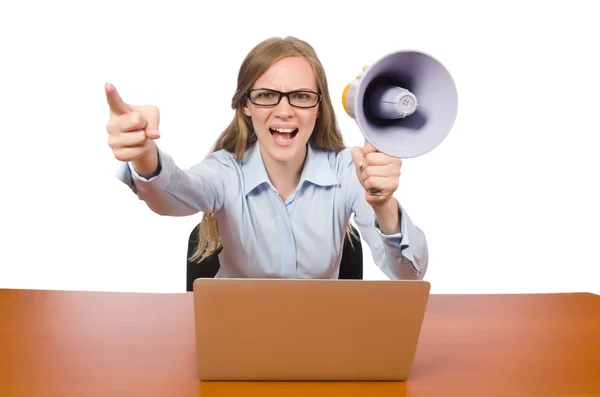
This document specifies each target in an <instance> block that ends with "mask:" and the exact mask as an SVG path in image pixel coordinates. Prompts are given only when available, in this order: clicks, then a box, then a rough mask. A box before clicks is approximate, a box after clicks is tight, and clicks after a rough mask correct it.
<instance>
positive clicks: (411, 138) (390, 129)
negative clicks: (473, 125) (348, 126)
mask: <svg viewBox="0 0 600 397" xmlns="http://www.w3.org/2000/svg"><path fill="white" fill-rule="evenodd" d="M342 104H343V106H344V110H345V111H346V113H347V114H348V115H349V116H350V117H351V118H353V119H354V120H355V121H356V123H357V124H358V127H359V129H360V131H361V132H362V134H363V136H364V137H365V139H366V141H368V142H369V143H370V144H371V145H372V146H373V147H374V148H375V149H377V150H378V151H380V152H382V153H385V154H387V155H389V156H392V157H398V158H411V157H417V156H421V155H423V154H425V153H428V152H430V151H431V150H433V149H434V148H436V147H437V146H438V145H439V144H440V143H441V142H442V141H443V140H444V139H445V138H446V136H447V135H448V133H449V132H450V130H451V129H452V126H453V125H454V121H455V119H456V114H457V111H458V94H457V90H456V85H455V84H454V80H453V79H452V76H451V75H450V73H449V72H448V70H447V69H446V68H445V67H444V66H443V65H442V64H441V63H440V62H439V61H438V60H437V59H435V58H433V57H432V56H430V55H428V54H425V53H423V52H418V51H397V52H393V53H391V54H388V55H386V56H384V57H382V58H380V59H379V60H378V61H376V62H375V63H374V64H373V65H372V66H370V67H367V66H365V67H364V68H363V70H362V71H361V72H360V74H359V75H358V76H357V77H356V79H355V80H353V81H352V82H351V83H350V84H348V85H347V86H346V88H345V89H344V91H343V93H342Z"/></svg>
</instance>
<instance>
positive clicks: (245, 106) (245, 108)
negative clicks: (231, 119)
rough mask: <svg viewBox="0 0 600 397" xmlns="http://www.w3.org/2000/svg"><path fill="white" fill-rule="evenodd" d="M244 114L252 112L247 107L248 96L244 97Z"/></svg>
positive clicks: (248, 114) (249, 115) (250, 114)
mask: <svg viewBox="0 0 600 397" xmlns="http://www.w3.org/2000/svg"><path fill="white" fill-rule="evenodd" d="M244 114H245V115H246V116H248V117H251V116H252V112H250V108H248V98H244Z"/></svg>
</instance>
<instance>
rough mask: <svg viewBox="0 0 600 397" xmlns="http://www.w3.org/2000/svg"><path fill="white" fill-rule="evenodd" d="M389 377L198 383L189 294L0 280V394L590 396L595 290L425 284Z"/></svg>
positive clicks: (599, 331) (597, 389) (595, 359)
mask: <svg viewBox="0 0 600 397" xmlns="http://www.w3.org/2000/svg"><path fill="white" fill-rule="evenodd" d="M429 302H430V303H429V306H428V311H427V314H426V317H425V323H424V325H423V331H422V336H421V340H420V343H419V348H418V350H417V356H416V359H415V363H414V370H413V374H412V376H411V378H410V379H409V380H408V381H407V382H399V383H369V382H366V383H311V382H298V383H286V382H280V383H269V382H264V383H263V382H254V383H253V382H231V383H227V382H199V381H198V380H197V378H196V373H195V369H196V363H195V349H194V328H193V326H194V323H193V302H192V296H191V294H190V293H182V294H166V295H165V294H133V293H99V292H61V291H32V290H29V291H28V290H25V291H23V290H0V396H2V397H13V396H14V397H28V396H36V397H47V396H60V397H71V396H77V397H94V396H110V397H115V396H128V397H130V396H145V397H146V396H147V397H152V396H161V397H167V396H168V397H178V396H182V397H183V396H186V397H187V396H228V397H233V396H261V397H266V396H296V395H297V396H344V397H346V396H369V397H377V396H410V397H421V396H428V397H431V396H436V397H437V396H440V397H441V396H444V397H451V396H461V397H467V396H477V397H493V396H502V397H508V396H527V397H536V396H546V397H560V396H569V397H579V396H581V397H583V396H585V397H598V396H600V297H599V296H597V295H592V294H585V293H582V294H547V295H544V294H542V295H432V296H431V298H430V301H429Z"/></svg>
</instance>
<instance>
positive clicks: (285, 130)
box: [273, 128, 295, 134]
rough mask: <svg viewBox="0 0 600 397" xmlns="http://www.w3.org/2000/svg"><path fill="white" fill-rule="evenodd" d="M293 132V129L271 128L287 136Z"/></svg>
mask: <svg viewBox="0 0 600 397" xmlns="http://www.w3.org/2000/svg"><path fill="white" fill-rule="evenodd" d="M294 130H295V129H294V128H273V131H277V132H281V133H284V134H289V133H291V132H293V131H294Z"/></svg>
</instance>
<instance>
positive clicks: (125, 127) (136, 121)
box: [104, 83, 160, 175]
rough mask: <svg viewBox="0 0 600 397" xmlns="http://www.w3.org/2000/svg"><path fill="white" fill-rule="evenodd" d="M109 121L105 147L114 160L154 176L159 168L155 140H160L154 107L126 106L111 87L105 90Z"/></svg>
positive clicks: (110, 85)
mask: <svg viewBox="0 0 600 397" xmlns="http://www.w3.org/2000/svg"><path fill="white" fill-rule="evenodd" d="M104 89H105V91H106V101H107V102H108V105H109V107H110V117H109V120H108V123H107V124H106V130H107V131H108V145H109V146H110V147H111V149H112V151H113V154H114V156H115V158H116V159H117V160H120V161H125V162H128V161H131V162H133V165H134V168H135V169H136V171H137V172H138V173H139V174H140V175H142V174H146V175H147V174H153V173H154V172H155V170H156V168H157V167H158V154H157V150H156V145H155V144H154V139H158V138H160V133H159V130H158V124H159V122H160V113H159V111H158V108H157V107H156V106H133V105H129V104H127V103H125V102H124V101H123V99H122V98H121V96H120V95H119V93H118V92H117V89H116V88H115V87H114V86H113V85H112V84H110V83H107V84H106V85H105V86H104Z"/></svg>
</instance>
